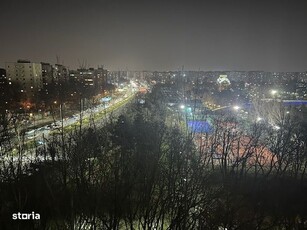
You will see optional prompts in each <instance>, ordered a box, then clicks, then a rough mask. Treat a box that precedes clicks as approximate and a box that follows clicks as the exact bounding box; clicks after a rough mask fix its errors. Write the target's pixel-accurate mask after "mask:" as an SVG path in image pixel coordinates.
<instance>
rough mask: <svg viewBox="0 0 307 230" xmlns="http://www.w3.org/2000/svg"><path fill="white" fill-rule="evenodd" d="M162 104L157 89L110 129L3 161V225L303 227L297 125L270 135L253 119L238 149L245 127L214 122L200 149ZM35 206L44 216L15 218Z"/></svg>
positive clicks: (306, 211) (305, 162) (302, 153)
mask: <svg viewBox="0 0 307 230" xmlns="http://www.w3.org/2000/svg"><path fill="white" fill-rule="evenodd" d="M161 100H162V99H161V98H160V97H159V92H157V91H155V90H153V93H152V94H150V95H149V96H148V98H147V99H146V103H145V104H143V105H141V104H137V103H136V104H135V105H132V106H131V107H129V108H128V110H127V111H126V113H125V114H124V115H121V116H119V117H117V118H116V119H110V120H109V122H108V123H107V124H106V125H105V126H104V127H97V126H95V124H92V126H91V127H90V128H86V129H85V128H84V129H76V130H73V131H70V132H66V133H62V135H59V136H57V137H54V138H53V139H49V140H48V143H47V144H46V145H45V146H44V147H43V148H38V149H37V151H36V154H37V155H40V156H43V157H45V158H46V159H48V160H42V159H41V158H40V160H39V159H37V160H36V161H33V162H32V163H29V164H27V165H23V164H21V162H19V163H17V164H15V163H14V164H13V163H12V164H6V163H5V164H4V163H3V166H1V184H0V229H113V230H116V229H147V230H151V229H183V230H185V229H191V230H192V229H226V228H227V229H304V228H306V227H307V224H306V221H307V205H306V204H307V196H306V194H307V193H306V192H307V181H306V173H305V170H306V166H307V159H306V158H307V155H306V135H302V131H301V130H299V129H296V126H294V124H293V123H291V124H290V123H285V124H284V126H283V127H282V129H281V130H280V131H279V132H278V133H277V134H276V133H275V134H270V135H267V134H268V132H270V131H269V130H267V129H266V127H261V126H259V125H255V127H253V128H252V131H251V132H253V135H250V136H251V138H250V139H248V143H246V144H245V145H244V147H238V148H236V147H235V146H236V143H239V142H240V140H241V139H242V137H243V134H242V132H241V131H239V130H235V131H234V130H233V129H232V131H230V130H228V129H227V128H225V126H224V125H221V124H224V123H221V121H216V122H215V129H214V133H213V134H211V135H207V136H205V137H203V138H202V145H201V148H199V147H198V146H197V145H196V144H195V143H196V136H195V135H194V134H192V133H190V132H188V131H187V130H186V129H185V127H184V122H181V121H180V120H181V119H182V118H180V117H178V121H177V122H170V121H169V119H168V117H169V116H168V113H169V112H168V110H167V109H166V108H165V107H164V105H163V102H162V101H161ZM289 122H290V121H289ZM298 128H300V127H298ZM296 132H297V134H298V135H294V134H295V133H296ZM299 134H300V135H299ZM303 134H304V133H303ZM245 142H246V140H245ZM245 142H244V143H245ZM264 144H265V148H264V147H263V146H264ZM237 145H238V144H237ZM258 147H259V148H258ZM241 148H243V149H241ZM259 149H265V150H267V149H268V150H270V151H269V152H270V154H269V158H267V161H264V160H261V159H260V158H261V157H263V156H262V155H261V153H260V152H261V151H260V150H259ZM217 150H218V151H217ZM259 151H260V152H259ZM239 152H240V154H239ZM255 152H257V154H258V155H257V154H254V153H255ZM217 154H220V155H219V157H218V159H217ZM259 154H260V155H259ZM266 156H267V155H266ZM21 160H22V159H21ZM18 168H22V170H17V169H18ZM32 211H34V212H35V213H39V214H40V217H41V219H40V220H39V221H37V220H19V221H17V220H12V213H17V212H22V213H31V212H32Z"/></svg>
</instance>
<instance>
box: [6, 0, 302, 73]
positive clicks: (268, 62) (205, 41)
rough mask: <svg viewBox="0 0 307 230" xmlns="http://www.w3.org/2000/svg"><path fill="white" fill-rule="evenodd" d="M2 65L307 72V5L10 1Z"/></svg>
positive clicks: (246, 0)
mask: <svg viewBox="0 0 307 230" xmlns="http://www.w3.org/2000/svg"><path fill="white" fill-rule="evenodd" d="M0 9H1V10H0V31H1V32H0V66H3V64H4V62H9V61H15V60H17V59H19V58H24V59H30V60H32V61H35V62H40V61H44V62H50V63H53V64H54V63H56V56H59V57H60V62H61V63H62V62H63V63H64V64H65V65H67V66H69V67H70V68H77V67H78V66H79V63H82V62H85V61H86V62H87V64H88V65H89V66H92V67H97V65H105V66H106V67H107V68H108V69H126V68H128V69H139V70H144V69H147V70H155V69H157V70H169V69H172V70H175V69H178V68H180V66H182V65H184V66H185V69H195V70H198V69H199V68H200V69H201V70H266V71H306V70H307V0H302V1H297V0H289V1H285V0H263V1H262V0H253V1H252V0H240V1H239V0H212V1H206V0H199V1H196V0H184V1H183V0H152V1H146V0H139V1H138V0H131V1H129V0H100V1H98V0H83V1H81V0H54V1H51V0H50V1H45V0H2V1H1V3H0Z"/></svg>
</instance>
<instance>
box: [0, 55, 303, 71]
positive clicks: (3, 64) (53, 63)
mask: <svg viewBox="0 0 307 230" xmlns="http://www.w3.org/2000/svg"><path fill="white" fill-rule="evenodd" d="M18 60H25V61H30V62H32V63H48V64H51V65H55V64H59V65H64V66H65V67H67V68H68V69H69V70H77V69H80V67H76V68H71V67H70V66H68V65H65V62H64V64H63V63H56V62H50V61H33V60H31V59H27V58H17V59H16V60H15V61H6V62H3V63H1V62H0V68H1V69H5V63H14V62H17V61H18ZM101 66H103V67H104V68H105V69H107V70H109V71H140V72H141V71H149V72H155V71H157V72H178V71H181V67H178V68H177V69H129V68H127V67H124V68H118V69H110V68H108V66H106V65H104V64H101V65H88V66H87V67H86V68H94V69H96V68H98V67H101ZM184 71H194V72H269V73H304V72H307V68H306V69H305V70H301V71H274V70H261V69H249V70H247V69H245V70H238V69H234V70H229V69H228V70H226V69H206V70H204V69H201V68H195V69H187V68H184Z"/></svg>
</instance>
